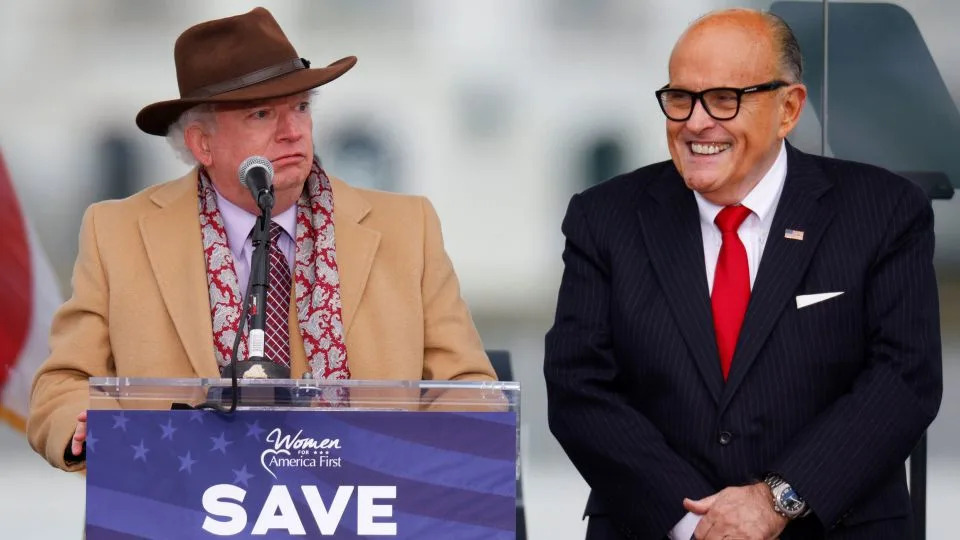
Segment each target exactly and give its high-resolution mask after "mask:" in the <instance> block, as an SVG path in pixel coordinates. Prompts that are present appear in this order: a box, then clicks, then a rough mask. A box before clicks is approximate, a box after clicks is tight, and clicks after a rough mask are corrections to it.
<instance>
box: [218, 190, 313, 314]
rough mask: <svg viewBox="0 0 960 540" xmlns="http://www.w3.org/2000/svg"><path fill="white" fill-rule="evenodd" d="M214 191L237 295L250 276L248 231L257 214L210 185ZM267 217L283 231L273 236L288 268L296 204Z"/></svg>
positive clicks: (291, 259)
mask: <svg viewBox="0 0 960 540" xmlns="http://www.w3.org/2000/svg"><path fill="white" fill-rule="evenodd" d="M213 189H214V191H215V192H216V194H217V208H218V209H219V210H220V217H222V218H223V228H224V229H226V231H227V246H228V247H229V248H230V253H231V254H232V255H233V268H234V270H236V272H237V283H238V284H239V285H240V297H241V298H243V296H245V295H246V294H247V282H248V281H249V280H250V262H251V259H252V258H253V236H252V235H251V234H250V232H251V231H252V230H253V226H254V225H256V223H257V216H255V215H253V214H251V213H250V212H247V211H246V210H244V209H243V208H240V207H239V206H237V205H235V204H233V203H232V202H230V201H228V200H227V199H226V198H225V197H224V196H223V195H221V194H220V192H219V191H217V188H216V187H214V188H213ZM271 221H272V222H274V223H276V224H277V225H280V227H282V228H283V230H284V232H286V234H281V235H280V238H279V239H278V240H277V245H278V246H280V251H282V252H283V255H284V256H285V257H286V259H287V264H289V265H290V272H291V274H292V273H293V270H294V262H295V259H294V257H295V256H296V247H297V246H296V242H294V240H293V239H294V238H295V237H296V234H297V205H296V204H294V205H293V206H291V207H290V208H288V209H286V210H285V211H283V212H281V213H279V214H276V215H273V216H271Z"/></svg>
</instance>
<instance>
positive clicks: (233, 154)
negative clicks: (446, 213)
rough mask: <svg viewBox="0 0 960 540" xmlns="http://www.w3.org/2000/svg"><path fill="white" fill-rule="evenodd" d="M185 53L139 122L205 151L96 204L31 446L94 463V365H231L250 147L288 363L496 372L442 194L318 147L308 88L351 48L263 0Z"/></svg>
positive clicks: (431, 374)
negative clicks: (257, 169)
mask: <svg viewBox="0 0 960 540" xmlns="http://www.w3.org/2000/svg"><path fill="white" fill-rule="evenodd" d="M174 58H175V61H176V67H177V82H178V84H179V88H180V98H179V99H174V100H170V101H163V102H159V103H154V104H152V105H149V106H147V107H145V108H144V109H143V110H141V111H140V113H139V114H138V115H137V120H136V121H137V126H139V127H140V129H142V130H143V131H145V132H146V133H149V134H151V135H162V136H163V135H165V136H168V137H169V138H170V139H171V142H172V143H173V144H174V146H175V147H177V148H179V149H180V150H182V152H181V153H184V154H186V155H187V157H188V158H189V159H191V160H193V161H195V162H196V165H197V166H196V167H195V168H194V169H193V170H191V171H190V172H189V173H188V174H187V175H186V176H184V177H182V178H179V179H177V180H173V181H171V182H167V183H163V184H160V185H156V186H153V187H150V188H148V189H146V190H144V191H142V192H141V193H138V194H136V195H134V196H132V197H130V198H128V199H124V200H122V201H108V202H102V203H97V204H94V205H92V206H91V207H90V208H89V209H88V210H87V212H86V214H85V215H84V218H83V224H82V227H81V229H80V246H79V254H78V256H77V261H76V266H75V268H74V274H73V289H74V290H73V296H72V297H71V298H70V299H69V300H68V301H67V302H66V303H65V304H64V305H63V306H62V307H61V308H60V310H59V312H58V313H57V315H56V317H55V320H54V322H53V328H52V332H51V339H50V344H51V353H50V356H49V358H48V359H47V360H46V362H45V363H44V364H43V366H42V367H41V368H40V369H39V371H38V372H37V375H36V378H35V380H34V385H33V392H32V398H31V411H30V418H29V421H28V426H27V431H28V437H29V440H30V443H31V445H32V446H33V448H34V449H35V450H36V451H37V452H39V453H41V454H42V455H44V456H45V457H46V459H47V460H48V461H49V462H50V463H51V464H53V465H54V466H57V467H60V468H63V469H67V470H75V469H78V468H81V467H82V466H83V457H84V439H85V422H86V413H85V411H86V409H87V407H88V398H87V392H88V390H87V379H88V378H89V377H94V376H120V377H203V378H216V377H220V376H221V369H222V368H224V367H225V366H227V365H228V364H229V362H230V358H231V352H232V351H231V349H232V347H233V343H234V338H235V337H236V335H237V329H238V325H239V323H240V319H241V317H240V313H241V305H242V300H243V291H245V290H247V284H248V281H249V279H250V268H251V253H252V251H253V247H252V240H251V238H250V236H249V234H250V232H251V228H252V227H253V226H254V224H255V222H256V219H257V215H258V214H259V210H258V206H257V204H256V202H255V201H254V199H253V196H252V195H251V193H250V191H248V190H247V188H246V187H244V186H243V185H241V183H240V182H239V181H238V178H237V171H238V167H239V165H240V163H241V162H242V161H244V159H245V158H248V157H250V156H263V157H265V158H266V159H268V160H269V161H270V162H271V165H272V167H273V169H274V171H275V174H274V177H273V186H274V189H275V206H274V208H273V218H272V222H271V224H270V237H271V241H270V246H269V250H270V254H269V257H270V259H271V265H270V268H271V271H270V275H269V282H270V286H271V287H270V293H269V294H268V296H267V301H266V308H265V311H266V315H267V317H268V319H272V320H274V321H281V324H272V325H268V326H267V329H266V339H265V345H264V347H265V350H266V353H267V354H266V355H265V356H267V357H269V358H271V359H273V360H274V361H275V362H278V363H280V364H282V365H283V366H284V367H288V368H289V369H290V376H291V377H293V378H299V377H301V376H302V375H303V374H304V373H307V372H309V373H311V374H312V375H313V376H314V377H315V378H318V379H319V378H323V379H346V378H353V379H394V380H403V379H421V378H423V379H445V380H447V379H467V380H492V379H493V378H494V373H493V369H492V368H491V366H490V362H489V360H488V359H487V357H486V355H485V354H484V351H483V347H482V345H481V342H480V338H479V336H478V334H477V331H476V329H475V328H474V325H473V321H472V320H471V317H470V313H469V312H468V310H467V307H466V305H465V303H464V301H463V299H462V298H461V296H460V291H459V285H458V282H457V278H456V275H455V274H454V270H453V267H452V265H451V262H450V260H449V258H448V257H447V254H446V252H445V251H444V248H443V240H442V238H441V234H440V223H439V220H438V218H437V215H436V212H435V211H434V209H433V207H432V206H431V205H430V203H429V202H428V201H427V200H426V199H424V198H422V197H411V196H403V195H395V194H388V193H382V192H375V191H369V190H362V189H357V188H353V187H350V186H349V185H347V184H346V183H344V182H342V181H341V180H339V179H337V178H332V177H329V176H327V175H326V173H325V172H324V171H323V169H322V168H321V167H320V164H319V161H318V160H317V159H316V157H315V156H314V152H313V140H312V128H313V123H312V119H311V115H310V93H309V91H310V90H311V89H313V88H316V87H318V86H320V85H323V84H326V83H328V82H330V81H332V80H334V79H336V78H337V77H339V76H341V75H342V74H344V73H345V72H347V71H348V70H349V69H350V68H352V67H353V65H354V64H355V63H356V58H355V57H352V56H350V57H347V58H343V59H341V60H338V61H336V62H334V63H332V64H330V65H328V66H326V67H323V68H310V63H309V62H308V61H307V60H304V59H302V58H300V56H299V55H298V54H297V52H296V51H295V50H294V48H293V46H292V45H291V44H290V43H289V41H287V38H286V36H285V35H284V34H283V31H282V30H281V29H280V27H279V25H278V24H277V22H276V21H275V20H274V18H273V17H272V16H271V14H270V13H269V12H268V11H267V10H265V9H262V8H257V9H254V10H253V11H251V12H249V13H246V14H243V15H238V16H235V17H228V18H225V19H219V20H214V21H209V22H205V23H201V24H198V25H196V26H193V27H191V28H189V29H187V30H186V31H185V32H184V33H183V34H181V36H180V37H179V38H178V39H177V42H176V45H175V47H174ZM284 321H285V322H286V324H283V322H284ZM246 341H247V339H246V336H243V335H242V336H241V343H240V349H241V354H243V351H244V350H245V348H246V346H247V343H246ZM241 358H242V357H241Z"/></svg>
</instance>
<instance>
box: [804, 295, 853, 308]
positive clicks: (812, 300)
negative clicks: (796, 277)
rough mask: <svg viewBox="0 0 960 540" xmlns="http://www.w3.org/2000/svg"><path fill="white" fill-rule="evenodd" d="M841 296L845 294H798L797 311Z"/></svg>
mask: <svg viewBox="0 0 960 540" xmlns="http://www.w3.org/2000/svg"><path fill="white" fill-rule="evenodd" d="M841 294H843V291H840V292H825V293H817V294H798V295H797V309H803V308H805V307H807V306H811V305H813V304H816V303H818V302H823V301H824V300H829V299H831V298H834V297H837V296H840V295H841Z"/></svg>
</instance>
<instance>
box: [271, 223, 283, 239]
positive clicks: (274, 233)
mask: <svg viewBox="0 0 960 540" xmlns="http://www.w3.org/2000/svg"><path fill="white" fill-rule="evenodd" d="M281 233H283V227H281V226H280V225H278V224H277V222H276V221H271V222H270V243H271V244H276V243H277V240H279V239H280V234H281Z"/></svg>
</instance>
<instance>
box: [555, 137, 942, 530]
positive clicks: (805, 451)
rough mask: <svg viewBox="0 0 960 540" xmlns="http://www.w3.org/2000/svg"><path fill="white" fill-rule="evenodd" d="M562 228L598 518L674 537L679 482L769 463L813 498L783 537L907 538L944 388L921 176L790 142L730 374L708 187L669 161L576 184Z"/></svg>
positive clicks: (738, 479)
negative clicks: (708, 255)
mask: <svg viewBox="0 0 960 540" xmlns="http://www.w3.org/2000/svg"><path fill="white" fill-rule="evenodd" d="M785 229H794V230H798V231H803V233H804V234H803V240H802V241H801V240H791V239H787V238H785V237H784V232H783V231H784V230H785ZM563 232H564V235H565V236H566V247H565V250H564V254H563V260H564V264H565V270H564V274H563V281H562V284H561V286H560V293H559V300H558V304H557V312H556V319H555V321H554V326H553V328H552V329H551V330H550V332H549V333H548V334H547V338H546V360H545V364H544V374H545V376H546V382H547V392H548V401H549V421H550V428H551V430H552V431H553V433H554V435H555V436H556V437H557V439H558V440H559V441H560V443H561V444H562V446H563V447H564V449H565V450H566V452H567V454H568V455H569V456H570V458H571V460H572V461H573V463H574V465H576V467H577V468H578V469H579V471H580V472H581V474H582V475H583V476H584V478H585V479H586V481H587V483H588V484H589V485H590V487H591V488H592V494H591V496H590V500H589V501H588V504H587V514H589V515H592V516H593V515H596V516H604V517H603V518H602V519H603V520H604V521H608V522H609V523H611V524H612V525H613V529H615V530H616V532H609V533H600V532H597V533H593V532H591V533H588V536H591V538H597V539H599V538H621V537H625V538H641V539H646V538H650V539H659V538H662V537H663V536H664V535H665V534H666V533H667V531H668V530H670V528H671V527H673V526H674V525H675V524H676V523H677V521H679V520H680V518H681V517H683V515H684V513H685V510H684V509H683V507H682V505H681V501H682V499H683V498H684V497H691V498H699V497H703V496H706V495H709V494H712V493H715V492H716V491H719V490H720V489H722V488H724V487H727V486H733V485H743V484H747V483H751V482H754V481H757V480H758V479H760V478H762V477H763V475H764V474H765V473H767V472H771V471H773V472H777V473H779V474H781V475H782V476H783V477H784V478H786V479H787V481H788V482H790V483H791V484H792V485H793V486H794V487H795V488H796V489H797V491H798V492H799V493H800V495H801V496H803V497H804V498H805V499H806V500H807V502H808V503H809V504H810V506H811V507H812V509H813V511H814V515H813V516H811V517H808V518H805V519H801V520H798V521H796V522H794V523H792V524H791V525H790V526H788V528H787V530H786V531H784V535H783V536H782V538H785V539H786V538H821V537H824V536H826V537H829V538H864V539H867V538H869V539H877V538H907V537H909V534H910V533H909V526H910V519H911V518H910V505H909V498H908V492H907V487H906V481H905V473H904V466H903V464H904V460H905V459H906V458H907V456H908V455H909V453H910V451H911V450H912V448H913V447H914V445H915V444H916V443H917V441H918V439H919V437H920V436H921V434H922V433H923V431H924V429H925V428H926V427H927V425H928V424H929V423H930V422H931V421H932V420H933V418H934V417H935V416H936V413H937V409H938V408H939V405H940V397H941V391H942V373H941V353H940V325H939V310H938V301H937V285H936V278H935V275H934V269H933V264H932V259H933V250H934V238H933V212H932V209H931V206H930V203H929V201H928V200H927V199H926V197H925V195H924V194H923V193H922V192H921V191H920V190H919V189H918V188H917V187H915V186H914V185H912V184H911V183H909V182H908V181H906V180H904V179H902V178H900V177H898V176H896V175H894V174H892V173H890V172H887V171H884V170H882V169H879V168H876V167H871V166H867V165H863V164H857V163H851V162H844V161H839V160H833V159H825V158H821V157H816V156H811V155H808V154H804V153H802V152H799V151H798V150H796V149H794V148H792V147H790V146H789V145H788V157H787V178H786V183H785V184H784V188H783V192H782V195H781V198H780V202H779V205H778V206H777V210H776V214H775V216H774V219H773V225H772V227H771V230H770V235H769V238H768V240H767V242H766V247H765V248H764V253H763V256H762V258H761V262H760V267H759V270H758V273H757V277H756V280H755V283H754V287H753V292H752V295H751V299H750V304H749V307H748V310H747V314H746V318H745V320H744V324H743V329H742V330H741V333H740V338H739V342H738V344H737V348H736V353H735V356H734V359H733V366H732V369H731V372H730V375H729V379H728V381H726V382H724V380H723V377H722V375H721V372H720V363H719V360H718V356H717V349H716V344H715V340H714V332H713V322H712V315H711V311H710V300H709V294H708V291H707V282H706V272H705V269H704V262H703V244H702V240H701V234H700V227H699V215H698V211H697V205H696V201H695V199H694V197H693V194H692V192H691V191H690V190H688V189H687V188H686V187H685V186H684V183H683V180H682V178H681V177H680V176H679V174H678V173H677V171H676V169H675V168H674V166H673V164H672V163H671V162H664V163H658V164H655V165H651V166H648V167H645V168H643V169H639V170H637V171H634V172H632V173H629V174H626V175H623V176H620V177H617V178H615V179H613V180H610V181H609V182H606V183H604V184H602V185H600V186H597V187H595V188H592V189H589V190H587V191H585V192H583V193H581V194H579V195H576V196H574V197H573V199H572V200H571V201H570V206H569V208H568V210H567V215H566V217H565V219H564V221H563ZM839 291H843V293H844V294H843V295H841V296H838V297H836V298H832V299H830V300H827V301H824V302H820V303H817V304H814V305H811V306H808V307H805V308H803V309H798V308H797V304H796V301H795V297H796V296H797V295H801V294H813V293H822V292H839ZM592 530H593V529H592Z"/></svg>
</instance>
